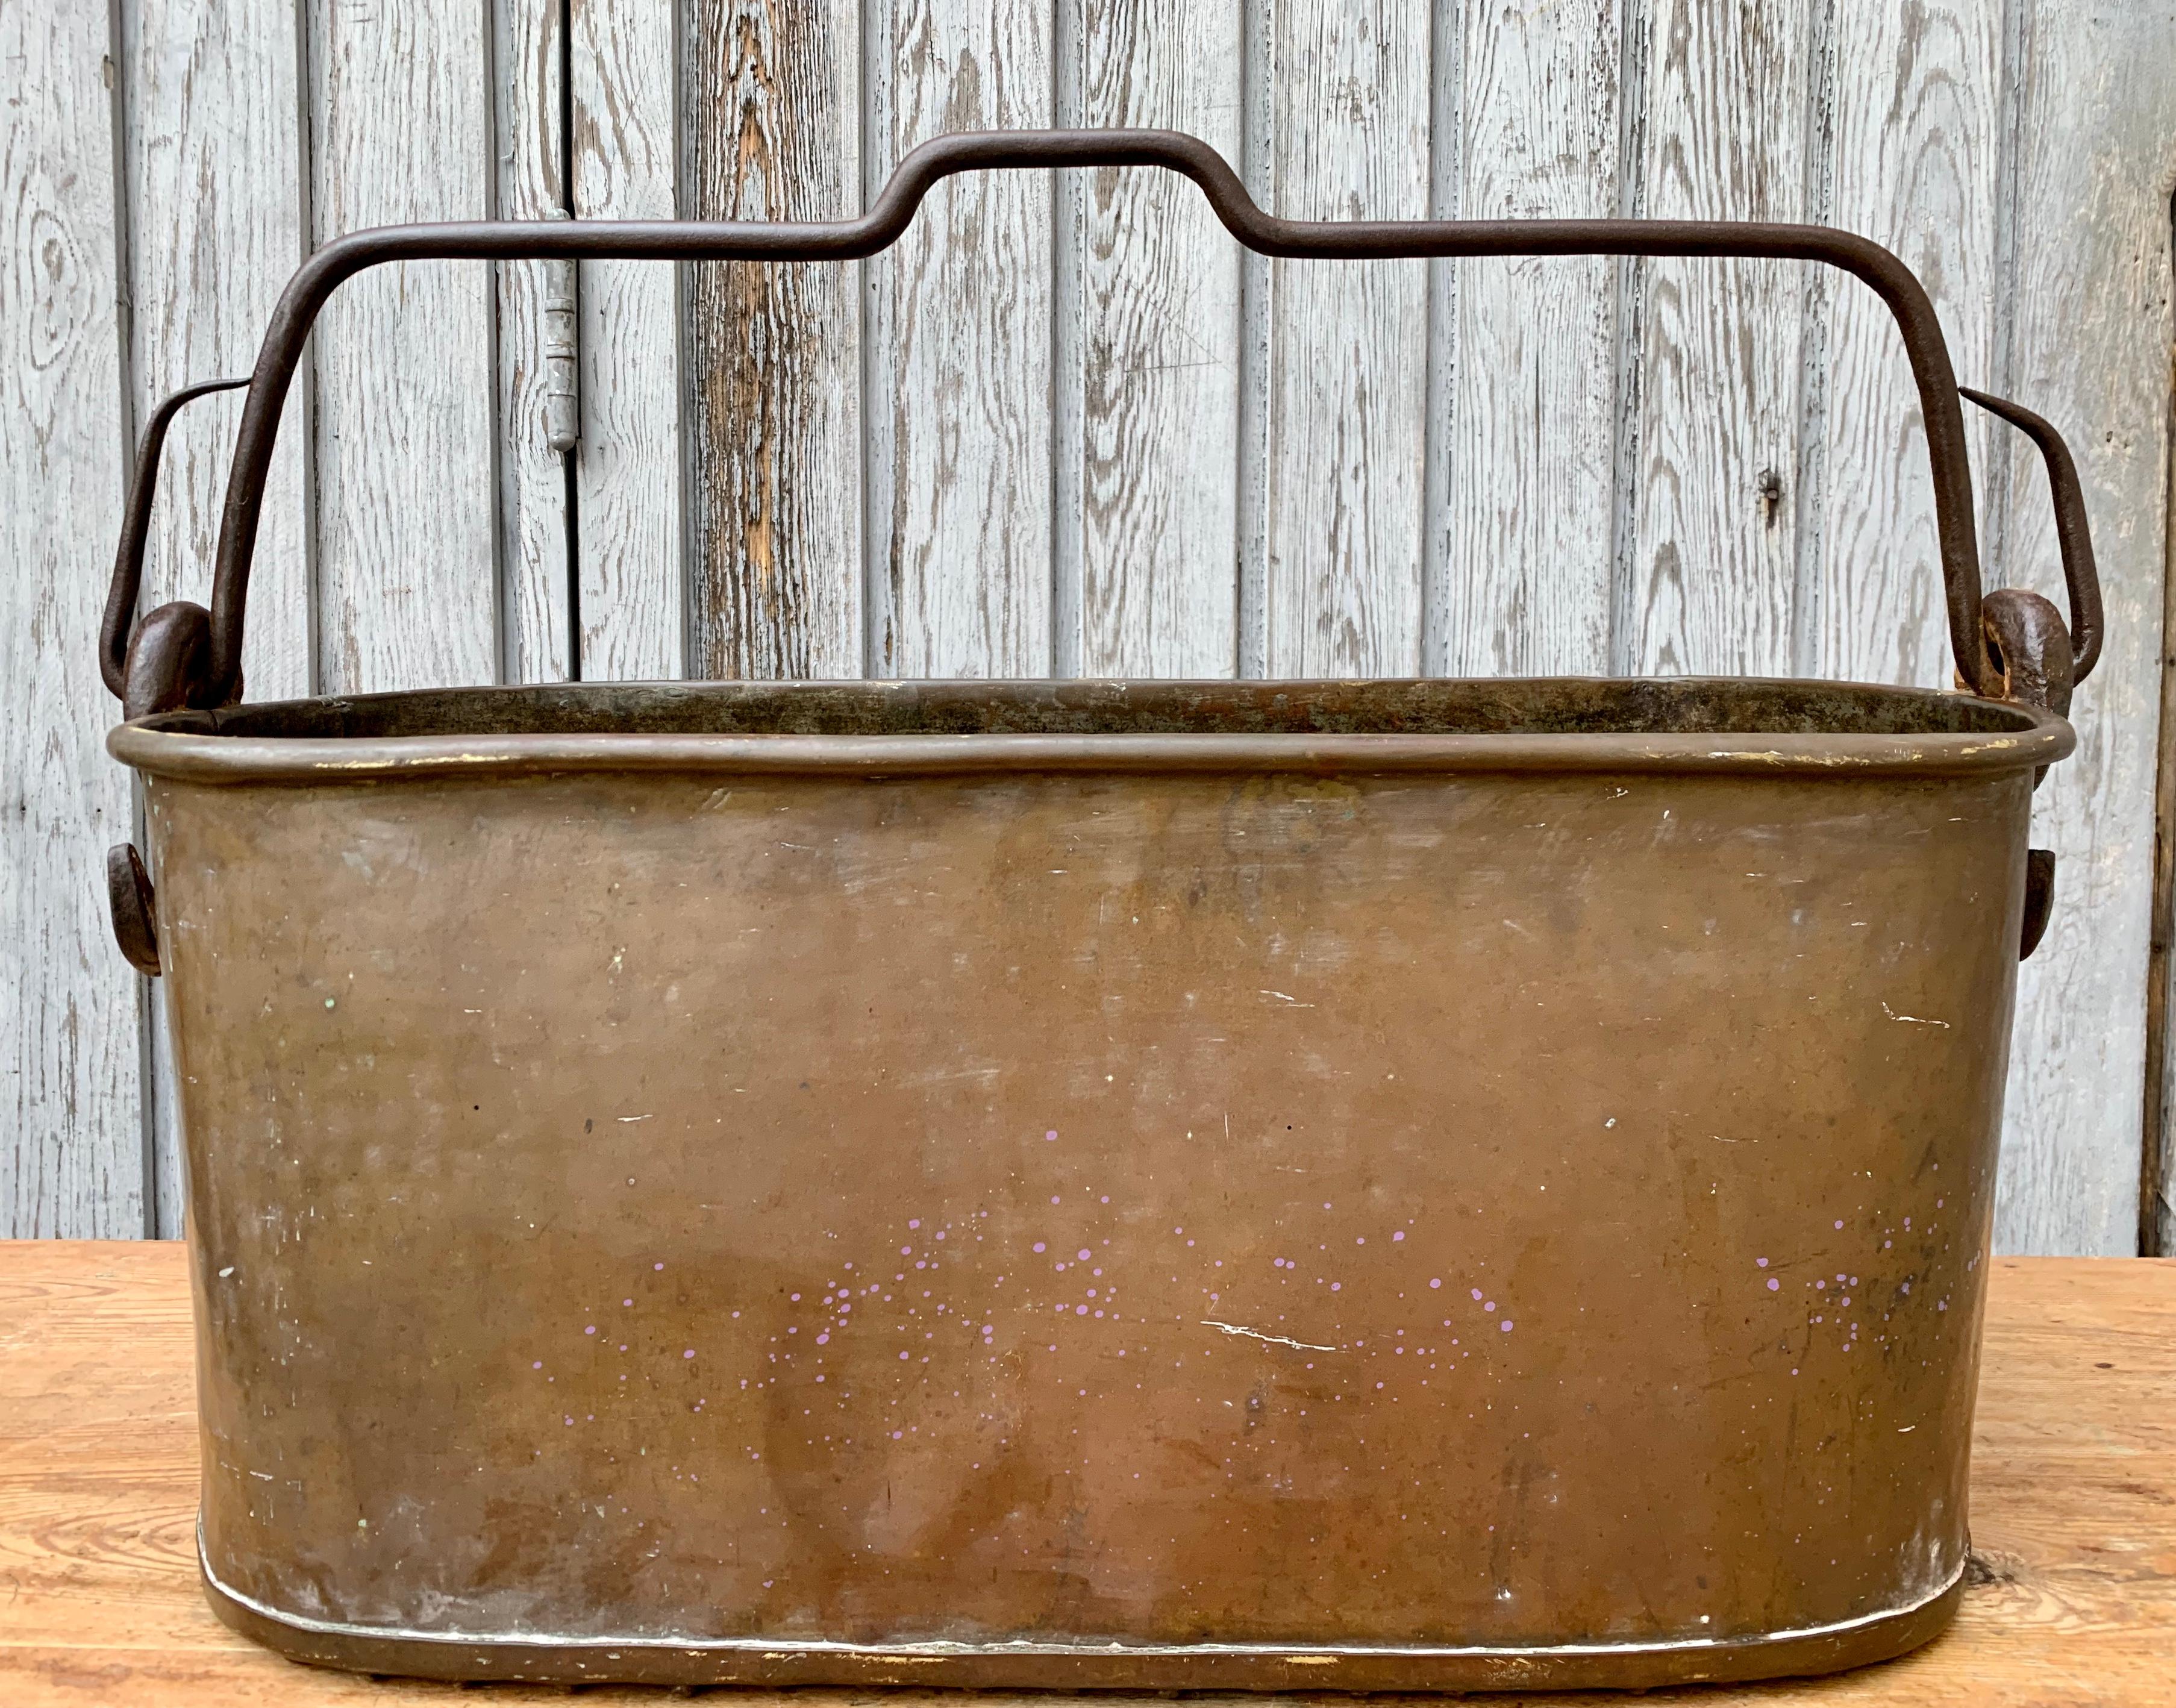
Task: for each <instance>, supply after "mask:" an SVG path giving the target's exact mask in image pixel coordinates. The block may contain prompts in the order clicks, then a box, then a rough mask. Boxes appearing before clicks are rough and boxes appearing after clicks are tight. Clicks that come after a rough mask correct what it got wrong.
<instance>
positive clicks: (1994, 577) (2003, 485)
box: [1973, 0, 2032, 587]
mask: <svg viewBox="0 0 2176 1708" xmlns="http://www.w3.org/2000/svg"><path fill="white" fill-rule="evenodd" d="M2027 13H2028V0H2003V8H2002V46H2001V48H2000V50H1999V51H2000V53H2001V62H2000V66H1999V70H1998V71H1997V73H1996V80H1997V82H1998V84H1999V86H2000V90H2001V95H2000V106H1999V114H1998V117H1997V118H1996V121H1995V132H1996V133H1995V144H1994V146H1995V163H1994V175H1995V184H1996V190H1995V197H1994V338H1993V346H1994V347H1993V349H1992V351H1991V352H1990V359H1991V360H1992V362H1993V363H1994V373H1991V374H1989V375H1988V376H1987V378H1986V380H1985V382H1984V383H1987V384H1989V385H1991V386H1992V387H1993V388H1994V390H1995V391H1997V392H1998V393H2000V394H2002V395H2004V396H2009V395H2010V394H2012V393H2013V392H2014V391H2015V389H2016V370H2017V287H2018V284H2019V280H2020V277H2021V274H2020V269H2019V266H2018V257H2017V215H2018V209H2020V208H2021V207H2022V206H2023V197H2024V185H2023V174H2024V170H2025V166H2024V161H2025V147H2024V135H2025V112H2026V104H2027V91H2026V68H2027V67H2028V66H2029V65H2030V64H2031V63H2032V39H2031V37H2032V28H2031V24H2030V23H2029V21H2028V17H2027ZM1975 413H1977V411H1975ZM1973 427H1974V429H1975V430H1976V431H1977V432H1978V434H1979V443H1980V445H1981V448H1982V450H1983V453H1984V454H1983V466H1984V467H1985V469H1986V471H1987V485H1986V490H1985V492H1984V493H1983V495H1982V500H1981V505H1982V510H1983V517H1984V520H1983V525H1982V527H1981V529H1980V581H1981V584H1982V585H1983V586H1985V587H2000V586H2002V585H2005V580H2006V579H2007V578H2006V576H2005V574H2004V567H2003V566H2004V565H2005V563H2007V562H2008V561H2009V558H2010V500H2011V489H2012V487H2014V485H2015V484H2016V481H2015V475H2016V454H2017V451H2018V449H2019V446H2018V443H2017V440H2018V436H2017V435H2016V434H2015V433H2011V432H2003V431H1999V428H1998V424H1997V423H1994V422H1987V421H1980V422H1974V423H1973Z"/></svg>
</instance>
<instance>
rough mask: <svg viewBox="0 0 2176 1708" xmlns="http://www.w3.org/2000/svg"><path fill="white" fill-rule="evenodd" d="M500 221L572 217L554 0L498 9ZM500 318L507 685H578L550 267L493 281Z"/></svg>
mask: <svg viewBox="0 0 2176 1708" xmlns="http://www.w3.org/2000/svg"><path fill="white" fill-rule="evenodd" d="M496 6H497V11H496V14H495V16H494V19H493V27H492V43H493V51H494V53H495V56H496V58H497V62H498V63H497V74H498V85H497V101H496V112H497V121H498V211H499V213H500V215H501V216H502V217H503V218H505V219H509V220H548V219H555V218H557V217H558V216H559V215H561V214H562V213H563V212H564V210H565V209H566V205H567V187H566V181H565V180H566V174H565V172H564V171H563V166H562V156H563V147H562V144H563V128H562V124H561V112H562V106H563V102H562V96H563V93H564V90H563V78H562V76H561V70H562V65H563V57H564V56H563V48H564V46H565V44H564V43H563V41H562V40H561V37H560V17H561V14H560V5H559V0H496ZM492 275H493V288H494V290H495V291H496V292H497V296H498V424H499V432H500V434H501V435H502V443H501V444H500V447H499V454H498V492H499V519H498V530H499V553H500V558H501V570H500V576H501V581H502V584H503V588H504V603H503V609H502V612H501V620H502V623H503V630H504V636H503V648H504V658H505V677H506V680H507V681H509V682H564V681H566V680H567V679H568V677H571V676H573V675H574V661H573V660H574V654H573V648H572V639H571V637H572V634H573V628H572V624H571V623H570V620H569V617H568V596H569V595H570V594H571V592H572V590H573V582H572V575H573V569H572V564H573V558H572V556H571V547H570V544H569V541H568V537H567V522H568V514H567V457H566V454H565V453H564V452H563V451H555V450H553V449H552V446H551V443H550V440H549V435H548V431H547V423H546V419H545V413H546V405H545V395H546V392H547V375H546V371H545V363H544V335H545V328H544V301H545V291H546V283H545V281H546V276H547V265H546V264H545V263H542V262H538V261H503V262H499V263H498V264H496V265H494V266H493V267H492Z"/></svg>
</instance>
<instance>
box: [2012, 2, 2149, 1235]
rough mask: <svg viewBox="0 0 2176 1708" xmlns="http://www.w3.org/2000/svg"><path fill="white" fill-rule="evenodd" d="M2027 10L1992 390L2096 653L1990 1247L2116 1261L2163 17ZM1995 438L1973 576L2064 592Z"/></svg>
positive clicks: (2124, 1193) (2140, 839)
mask: <svg viewBox="0 0 2176 1708" xmlns="http://www.w3.org/2000/svg"><path fill="white" fill-rule="evenodd" d="M2023 18H2024V24H2025V28H2024V30H2023V31H2022V34H2021V47H2022V50H2023V57H2022V62H2021V64H2020V65H2019V66H2018V67H2016V75H2017V76H2018V78H2019V80H2020V90H2019V101H2018V111H2019V118H2020V124H2019V130H2018V134H2017V140H2016V149H2017V170H2016V206H2015V209H2014V210H2013V212H2012V214H2011V215H2010V217H2011V218H2012V219H2013V220H2015V221H2016V242H2014V244H2012V245H2011V246H2010V247H2011V248H2012V249H2013V250H2014V253H2015V254H2016V274H2015V275H2014V277H2012V278H2011V279H2009V280H2005V281H2003V286H2002V290H2001V296H2002V298H2003V300H2004V301H2005V302H2006V304H2007V305H2008V313H2009V316H2010V322H2009V325H2008V328H2007V334H2006V337H2005V345H2006V347H2007V351H2008V355H2007V359H2006V361H2005V363H2004V371H2003V373H2001V374H2000V376H1999V383H1998V384H1997V385H1996V387H1995V389H1997V390H1999V391H2002V392H2005V393H2006V394H2008V395H2010V396H2012V397H2016V398H2018V399H2020V400H2024V401H2026V402H2027V403H2029V404H2030V405H2032V407H2033V408H2034V409H2037V410H2038V411H2040V412H2041V413H2042V414H2043V415H2045V416H2048V418H2049V419H2050V420H2051V421H2053V422H2054V423H2055V424H2056V425H2057V426H2058V427H2060V428H2061V429H2062V430H2063V432H2064V434H2065V436H2066V437H2067V438H2069V440H2070V446H2071V449H2072V450H2073V451H2074V452H2075V454H2076V456H2077V459H2078V465H2079V472H2080V474H2081V477H2082V479H2083V481H2084V484H2085V492H2086V503H2087V507H2088V509H2089V511H2090V514H2091V516H2092V529H2093V543H2094V546H2095V547H2096V549H2097V552H2098V554H2099V558H2100V573H2101V585H2102V587H2103V590H2104V593H2105V595H2106V598H2107V604H2108V645H2107V650H2106V652H2105V654H2104V655H2103V659H2102V661H2101V665H2100V667H2099V670H2098V671H2097V672H2096V673H2095V675H2094V676H2093V677H2092V679H2091V680H2090V681H2089V682H2087V683H2086V685H2085V686H2084V688H2082V689H2081V690H2080V692H2079V694H2078V697H2077V699H2076V701H2075V704H2073V706H2072V708H2071V713H2070V715H2071V721H2073V722H2074V723H2075V725H2076V726H2077V731H2078V748H2077V751H2076V752H2075V753H2074V754H2072V755H2071V757H2070V759H2066V760H2064V762H2063V763H2062V764H2059V765H2057V766H2056V767H2055V768H2054V770H2051V771H2050V772H2049V773H2048V782H2047V785H2046V786H2045V787H2043V789H2042V790H2041V791H2040V793H2039V795H2038V797H2037V799H2036V800H2035V802H2034V803H2033V840H2035V841H2036V842H2041V843H2042V844H2043V846H2052V847H2053V848H2054V850H2055V852H2056V858H2057V867H2056V878H2055V910H2054V918H2053V921H2052V922H2051V923H2050V926H2049V928H2048V936H2047V938H2046V939H2045V940H2044V941H2043V943H2042V944H2041V947H2040V949H2039V952H2038V953H2037V955H2034V956H2033V958H2032V960H2029V961H2027V962H2026V964H2025V966H2024V968H2023V969H2022V972H2021V977H2020V981H2019V986H2018V1024H2017V1030H2016V1036H2015V1038H2014V1040H2013V1042H2012V1045H2011V1051H2010V1091H2009V1119H2008V1123H2007V1130H2006V1133H2005V1141H2004V1150H2003V1159H2002V1169H2003V1172H2002V1176H2001V1180H2000V1184H1999V1189H1998V1194H1997V1199H1996V1209H1995V1237H1996V1241H1997V1243H1998V1245H1999V1248H2001V1249H2003V1250H2005V1251H2013V1252H2054V1251H2067V1252H2085V1253H2096V1254H2126V1253H2129V1252H2130V1251H2132V1250H2133V1249H2135V1239H2136V1237H2137V1227H2138V1167H2139V1154H2140V1153H2139V1129H2140V1122H2141V1101H2142V1100H2141V1097H2140V1096H2139V1095H2138V1092H2137V1090H2136V1088H2137V1087H2138V1085H2140V1083H2141V1074H2142V1071H2143V1057H2144V1042H2145V1028H2144V1026H2143V1025H2142V1022H2141V1014H2142V1006H2143V1000H2144V982H2145V976H2146V951H2147V938H2148V933H2149V929H2150V926H2151V916H2152V892H2151V874H2152V862H2153V824H2154V810H2153V808H2154V802H2153V789H2154V770H2155V763H2154V757H2155V756H2154V738H2155V732H2156V727H2157V721H2158V711H2159V695H2160V679H2161V670H2160V658H2161V649H2162V632H2161V617H2162V575H2163V574H2164V571H2165V568H2166V561H2167V560H2166V551H2167V544H2166V537H2165V535H2164V533H2163V530H2164V528H2165V526H2166V519H2167V517H2168V467H2169V449H2170V448H2169V438H2168V417H2169V407H2170V396H2171V391H2170V385H2171V374H2170V365H2169V351H2170V347H2171V339H2172V336H2176V316H2172V310H2171V302H2170V192H2171V189H2172V188H2176V78H2172V77H2170V76H2169V74H2168V65H2169V62H2170V51H2171V47H2172V44H2176V7H2172V6H2171V5H2170V4H2169V3H2168V0H2141V3H2136V4H2132V5H2126V6H2121V7H2106V8H2088V7H2075V6H2068V5H2064V4H2060V3H2057V0H2030V3H2028V4H2027V5H2026V8H2025V11H2024V14H2023ZM2005 452H2006V454H2008V455H2009V456H2010V458H2011V460H2012V467H2011V470H2010V480H2009V481H2008V483H2007V503H2006V504H2005V507H2004V510H2003V514H2001V515H2000V516H1999V519H1998V523H1997V526H1996V528H1995V530H1994V535H1995V542H1994V543H1995V547H1996V550H1995V553H1994V568H1993V570H1992V571H1991V573H1990V574H1989V576H1988V581H1989V585H1995V586H2000V585H2016V586H2026V587H2032V588H2036V589H2037V590H2041V591H2043V592H2046V593H2050V594H2054V596H2056V597H2057V599H2058V600H2059V599H2060V597H2061V595H2060V593H2059V586H2060V574H2059V570H2058V568H2057V556H2056V551H2055V543H2054V529H2053V525H2052V523H2051V521H2050V519H2049V514H2048V495H2047V487H2046V483H2045V481H2044V480H2043V478H2042V476H2041V474H2040V471H2039V469H2038V467H2037V458H2034V457H2032V456H2030V454H2028V453H2027V452H2026V450H2025V449H2024V448H2023V447H2021V446H2019V445H2016V444H2009V445H2005Z"/></svg>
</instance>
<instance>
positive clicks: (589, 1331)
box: [582, 1323, 597, 1335]
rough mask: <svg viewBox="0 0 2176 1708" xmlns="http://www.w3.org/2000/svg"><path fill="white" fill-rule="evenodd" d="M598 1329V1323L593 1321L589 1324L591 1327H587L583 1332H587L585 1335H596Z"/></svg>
mask: <svg viewBox="0 0 2176 1708" xmlns="http://www.w3.org/2000/svg"><path fill="white" fill-rule="evenodd" d="M596 1331H597V1325H596V1324H595V1323H591V1324H590V1325H589V1327H587V1328H586V1329H584V1330H582V1332H583V1333H584V1334H585V1335H594V1334H595V1333H596Z"/></svg>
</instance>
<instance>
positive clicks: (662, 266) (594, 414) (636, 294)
mask: <svg viewBox="0 0 2176 1708" xmlns="http://www.w3.org/2000/svg"><path fill="white" fill-rule="evenodd" d="M572 13H573V19H572V22H573V26H574V28H573V41H572V44H571V46H572V50H573V54H572V59H571V62H570V64H571V68H572V72H573V79H574V83H573V96H574V101H573V111H574V214H575V217H576V218H578V219H585V220H669V219H671V218H672V216H673V215H674V214H675V213H676V212H677V206H678V193H677V182H678V163H679V156H680V148H679V143H678V140H677V137H676V136H675V134H674V128H673V115H674V111H675V101H676V96H675V91H674V87H673V78H674V74H675V69H676V68H675V66H674V64H673V44H674V38H675V35H676V30H675V26H674V20H673V15H672V14H673V8H672V6H670V5H629V4H628V3H626V0H573V7H572ZM679 276H680V275H679V269H677V267H675V266H673V265H671V264H667V263H664V262H658V261H593V262H585V264H583V266H582V275H581V297H580V301H581V321H582V368H583V372H582V438H581V443H579V445H578V446H577V447H576V448H575V454H574V490H575V508H574V515H575V529H576V539H577V555H576V573H577V577H578V585H579V598H580V605H579V611H580V613H581V625H580V626H581V645H582V676H583V678H584V680H585V681H607V680H610V681H659V680H669V679H671V678H673V677H678V676H680V675H682V674H683V672H684V669H685V665H686V652H685V645H684V642H685V637H686V630H687V620H686V619H687V612H686V596H685V592H684V590H683V584H682V573H683V565H682V555H683V554H682V551H681V528H682V516H681V511H682V504H681V488H682V481H681V471H682V469H681V451H680V306H679V305H680V292H679Z"/></svg>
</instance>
